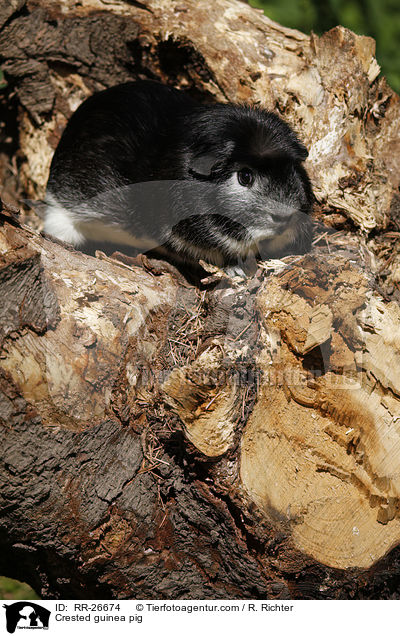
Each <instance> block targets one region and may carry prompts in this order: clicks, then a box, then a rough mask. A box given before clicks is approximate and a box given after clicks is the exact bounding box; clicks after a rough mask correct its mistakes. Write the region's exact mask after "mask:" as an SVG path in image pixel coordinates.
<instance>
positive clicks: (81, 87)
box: [0, 0, 400, 599]
mask: <svg viewBox="0 0 400 636" xmlns="http://www.w3.org/2000/svg"><path fill="white" fill-rule="evenodd" d="M0 24H1V25H2V31H1V33H0V55H1V57H2V60H3V61H2V67H3V68H4V70H5V72H6V77H7V81H8V95H9V100H10V101H9V103H11V104H12V105H13V106H14V110H12V109H9V110H8V111H7V112H8V113H9V112H14V113H15V114H16V118H15V121H11V122H10V121H7V126H9V127H10V128H12V127H13V126H14V127H15V126H18V130H19V135H20V137H19V143H20V149H19V152H18V162H19V163H18V167H19V177H20V183H21V189H23V191H24V193H25V196H42V195H43V192H44V186H45V183H46V179H47V173H48V166H49V162H50V160H51V155H52V152H53V150H54V147H55V145H56V143H57V140H58V139H59V137H60V134H61V131H62V128H63V126H64V125H65V122H66V120H67V118H68V116H69V115H70V113H71V112H72V111H73V110H74V109H75V108H76V106H77V105H78V104H79V103H80V101H82V99H84V98H85V97H86V96H87V95H88V94H90V93H91V92H93V91H94V90H98V89H99V88H103V87H104V86H109V85H112V84H115V83H117V82H119V81H124V80H126V79H131V78H134V77H157V78H159V79H162V80H163V81H165V82H168V83H171V84H173V85H176V86H178V87H180V88H187V89H188V90H190V92H191V93H192V94H193V95H194V96H196V97H197V98H198V99H200V100H204V101H208V100H215V99H217V100H222V101H223V100H233V101H240V100H245V101H250V102H253V103H255V102H260V103H262V104H263V105H265V106H267V107H269V108H274V109H277V110H278V111H279V112H280V113H281V114H282V115H283V116H284V117H285V118H286V119H288V120H289V121H291V122H292V124H294V125H295V127H296V128H297V130H298V131H299V134H300V136H301V137H302V139H304V141H305V142H306V145H307V146H308V148H309V150H310V157H309V160H308V169H309V172H310V174H311V177H312V180H313V186H314V190H315V193H316V196H317V200H318V203H317V206H316V212H315V214H316V217H317V218H319V219H323V220H324V222H325V223H326V224H327V226H331V227H332V226H333V227H334V228H335V229H336V230H339V228H340V231H336V232H335V233H333V234H332V233H330V234H329V233H327V232H325V233H322V234H320V235H319V236H318V238H317V242H316V245H315V247H314V249H313V251H312V253H311V254H309V255H306V256H303V257H298V256H297V257H287V258H285V259H283V260H282V261H269V262H266V263H264V264H261V265H260V267H259V269H258V271H257V273H256V275H255V276H253V277H252V278H249V279H247V280H242V281H241V280H239V279H233V280H231V279H228V278H227V277H225V276H224V275H223V274H222V273H218V272H217V274H216V276H219V277H220V282H219V284H217V285H214V286H210V287H209V288H208V289H206V290H205V291H200V290H199V289H198V288H196V287H194V286H191V285H189V284H188V283H187V282H185V281H184V280H183V279H182V277H180V276H179V275H178V273H177V272H174V271H173V270H172V269H170V270H167V269H166V267H164V266H163V265H162V264H161V263H157V262H155V261H148V260H146V259H145V258H144V259H142V265H141V266H139V265H135V264H132V261H129V259H128V260H127V263H128V264H126V263H124V262H122V261H121V260H119V261H118V260H116V259H115V258H111V257H107V256H105V255H104V254H102V253H97V255H96V257H93V256H90V255H87V254H83V253H81V252H77V251H75V250H73V249H71V248H68V246H66V245H64V244H60V243H57V242H54V241H51V240H49V239H48V238H46V237H44V236H42V235H40V234H39V233H38V232H37V231H35V229H32V227H24V226H21V223H20V218H18V216H17V215H16V214H15V212H14V211H13V210H12V209H11V208H10V207H7V206H3V210H2V212H1V217H0V221H1V226H0V259H1V260H0V292H1V297H2V299H3V304H2V306H1V307H0V347H1V348H0V368H1V375H0V423H1V425H2V430H1V434H2V447H3V458H2V462H3V468H2V470H3V474H4V476H5V480H4V482H3V485H2V486H1V491H0V492H1V506H2V517H1V520H0V545H1V546H2V550H1V555H0V568H1V571H2V573H4V574H6V575H9V576H13V577H16V578H18V577H21V578H23V579H25V580H27V581H28V582H29V583H31V584H32V585H33V586H34V587H35V589H36V590H38V592H39V593H40V594H41V595H42V596H43V597H46V598H103V599H104V598H134V597H136V598H171V599H178V598H388V597H396V598H397V597H398V594H397V592H396V581H397V579H398V575H399V550H398V548H397V547H396V546H397V545H398V543H399V539H400V516H399V509H400V506H399V497H400V481H399V475H400V444H399V441H400V424H399V422H400V401H399V396H400V368H399V367H400V358H399V355H398V348H399V324H400V310H399V306H398V303H397V298H398V290H397V287H396V285H397V282H398V280H399V278H398V276H399V274H398V273H399V271H400V270H399V267H398V263H400V259H399V254H398V253H397V251H396V250H394V249H393V243H394V242H395V241H397V238H398V232H397V229H398V228H397V226H396V224H397V222H398V218H397V214H398V186H399V174H400V172H399V165H398V164H399V162H400V158H399V157H400V155H399V154H396V152H395V150H396V148H397V147H398V144H399V141H398V131H397V122H398V117H399V109H400V106H399V99H398V97H397V95H395V94H394V93H393V92H392V91H391V90H390V88H389V87H388V86H387V84H386V83H385V81H384V80H383V79H379V78H378V73H379V67H378V66H377V63H376V61H375V59H374V57H373V52H374V43H373V41H372V40H371V39H369V38H364V37H360V36H356V35H354V34H353V33H351V32H349V31H347V30H345V29H343V28H342V27H338V28H336V29H333V30H332V31H330V32H328V33H326V34H325V35H324V36H322V37H321V38H317V37H316V36H314V35H312V36H311V37H308V36H306V35H303V34H301V33H299V32H297V31H293V30H290V29H285V28H283V27H281V26H279V25H277V24H275V23H273V22H271V21H270V20H268V18H266V17H264V16H263V15H262V14H261V13H260V12H258V11H256V10H254V9H251V8H250V7H248V6H247V5H246V4H244V3H239V2H234V1H231V0H229V1H228V0H216V1H215V2H214V3H213V4H212V5H210V4H209V3H208V2H205V1H204V2H203V0H201V1H200V2H199V1H196V2H195V1H194V0H185V2H184V3H182V2H178V1H172V2H170V1H169V2H166V1H164V0H149V1H146V2H141V3H138V2H104V1H103V2H101V1H100V0H90V2H85V4H84V6H82V5H81V4H80V3H78V2H77V1H76V0H62V1H61V2H57V3H56V2H55V1H53V0H36V1H28V2H24V1H23V0H21V1H19V2H18V1H17V0H16V1H15V2H12V3H10V4H9V5H8V6H7V8H3V9H2V10H1V11H0ZM232 69H234V71H235V72H234V74H233V72H232ZM22 219H23V220H28V221H30V222H31V225H33V226H34V227H38V224H37V220H36V221H34V219H33V217H32V216H29V214H27V215H26V216H25V217H22ZM35 223H36V225H35ZM326 229H328V227H327V228H326ZM388 230H389V231H388ZM371 231H373V232H372V234H370V235H368V232H371ZM129 263H131V264H129Z"/></svg>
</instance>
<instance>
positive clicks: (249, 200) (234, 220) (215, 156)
mask: <svg viewBox="0 0 400 636" xmlns="http://www.w3.org/2000/svg"><path fill="white" fill-rule="evenodd" d="M191 119H192V120H191V122H190V125H189V128H188V137H187V140H186V152H185V162H186V166H185V168H186V170H187V174H188V178H192V179H195V180H198V181H202V182H204V183H209V185H210V189H209V193H210V200H211V199H212V201H213V206H214V208H213V209H214V211H215V214H216V215H218V218H226V219H230V222H228V223H226V224H225V227H226V228H227V232H228V233H229V231H231V232H233V233H234V234H235V239H236V240H240V241H242V242H243V243H247V244H249V245H250V244H255V243H256V244H258V246H259V248H260V251H261V256H264V257H266V258H267V257H272V256H280V255H283V254H284V253H290V252H294V251H301V252H304V251H307V250H308V249H309V248H310V243H311V237H312V230H311V221H310V218H309V213H310V211H311V208H312V200H313V194H312V190H311V185H310V181H309V178H308V176H307V173H306V170H305V169H304V167H303V165H302V162H303V161H304V160H305V159H306V157H307V155H308V153H307V150H306V148H305V146H304V145H303V144H302V143H301V142H300V141H299V139H298V138H297V136H296V134H295V133H294V131H293V130H292V129H291V128H290V126H289V125H288V124H287V123H285V122H284V121H283V120H282V119H281V118H280V117H278V115H275V114H274V113H271V112H268V111H266V110H263V109H261V108H257V107H251V106H236V105H230V104H218V105H215V106H206V107H199V108H198V109H196V110H195V111H194V112H193V114H192V116H191ZM220 225H221V224H220ZM222 225H223V224H222Z"/></svg>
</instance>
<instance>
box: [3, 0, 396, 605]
mask: <svg viewBox="0 0 400 636" xmlns="http://www.w3.org/2000/svg"><path fill="white" fill-rule="evenodd" d="M249 4H250V5H252V6H254V7H258V8H261V9H263V10H264V12H265V14H266V15H267V16H268V17H269V18H271V19H272V20H275V21H276V22H279V23H280V24H282V25H284V26H287V27H291V28H295V29H299V31H303V32H304V33H311V31H313V32H314V33H316V34H318V35H320V34H322V33H323V32H324V31H327V30H329V29H331V28H332V27H334V26H337V25H338V24H341V25H343V26H345V27H347V28H349V29H351V30H352V31H354V32H355V33H358V34H360V35H369V36H371V37H373V38H374V39H375V40H376V57H377V60H378V63H379V65H380V66H381V68H382V73H383V75H385V76H386V78H387V80H388V82H389V84H390V85H391V87H392V88H393V89H394V90H395V91H397V92H398V93H400V46H399V43H400V1H399V0H323V1H321V0H249ZM2 85H3V86H4V82H3V78H2V74H1V70H0V90H1V86H2ZM0 126H1V122H0ZM33 598H37V596H36V594H35V593H34V592H33V591H32V590H31V588H29V586H27V585H26V584H24V583H19V582H17V581H13V580H11V579H6V578H5V577H0V599H12V600H16V599H33Z"/></svg>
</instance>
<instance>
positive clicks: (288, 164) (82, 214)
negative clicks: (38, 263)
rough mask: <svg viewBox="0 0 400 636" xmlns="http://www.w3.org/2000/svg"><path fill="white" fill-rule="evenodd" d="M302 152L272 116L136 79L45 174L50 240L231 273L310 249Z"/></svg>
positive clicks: (96, 99) (88, 108)
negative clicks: (252, 260)
mask: <svg viewBox="0 0 400 636" xmlns="http://www.w3.org/2000/svg"><path fill="white" fill-rule="evenodd" d="M306 157H307V150H306V148H305V146H304V145H303V144H302V143H301V142H300V141H299V139H298V138H297V136H296V135H295V133H294V132H293V130H292V129H291V128H290V126H289V125H288V124H287V123H285V122H284V121H283V120H282V119H281V118H280V117H279V116H278V115H276V114H274V113H272V112H269V111H266V110H264V109H262V108H259V107H255V106H243V105H234V104H211V105H202V104H199V103H197V102H196V101H194V100H193V99H191V98H190V97H189V96H188V95H186V94H185V93H184V92H183V91H180V90H177V89H174V88H171V87H169V86H165V85H163V84H160V83H158V82H154V81H147V80H140V81H136V82H127V83H124V84H120V85H117V86H114V87H112V88H109V89H106V90H103V91H101V92H99V93H96V94H94V95H93V96H91V97H89V98H88V99H87V100H86V101H85V102H83V103H82V104H81V105H80V106H79V108H78V109H77V110H76V112H75V113H74V114H73V115H72V117H71V119H70V121H69V122H68V124H67V126H66V128H65V131H64V133H63V135H62V137H61V140H60V142H59V144H58V147H57V149H56V151H55V153H54V157H53V160H52V163H51V167H50V176H49V180H48V184H47V192H46V198H45V203H46V207H45V226H44V229H45V231H46V232H47V233H49V234H51V235H53V236H55V237H57V238H59V239H61V240H64V241H67V242H69V243H72V244H73V245H75V246H82V245H84V243H85V241H87V240H91V241H108V242H113V243H118V244H122V245H129V246H133V247H135V248H138V249H140V250H142V251H143V250H154V249H155V248H158V247H160V246H161V247H162V249H163V250H164V253H165V254H167V253H168V254H172V256H175V257H176V258H177V259H178V260H180V262H183V263H188V264H194V263H198V260H199V259H203V260H204V261H206V262H209V263H211V264H214V265H218V266H220V267H227V268H233V269H234V268H235V267H238V268H239V267H240V264H241V263H243V262H244V261H246V259H247V258H249V257H250V256H251V255H253V256H255V257H257V258H260V257H261V258H270V257H279V256H282V255H285V254H288V253H296V252H297V253H298V252H305V251H307V250H308V249H309V248H310V244H311V237H312V229H311V228H312V225H311V221H310V217H309V213H310V210H311V207H312V198H313V195H312V190H311V185H310V181H309V178H308V176H307V173H306V170H305V169H304V167H303V165H302V162H303V161H304V160H305V159H306Z"/></svg>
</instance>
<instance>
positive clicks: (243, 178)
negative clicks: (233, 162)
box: [237, 168, 254, 188]
mask: <svg viewBox="0 0 400 636" xmlns="http://www.w3.org/2000/svg"><path fill="white" fill-rule="evenodd" d="M237 179H238V181H239V183H240V185H241V186H244V187H245V188H249V187H250V186H251V185H253V183H254V174H253V172H252V171H251V170H250V168H242V169H241V170H238V172H237Z"/></svg>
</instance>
